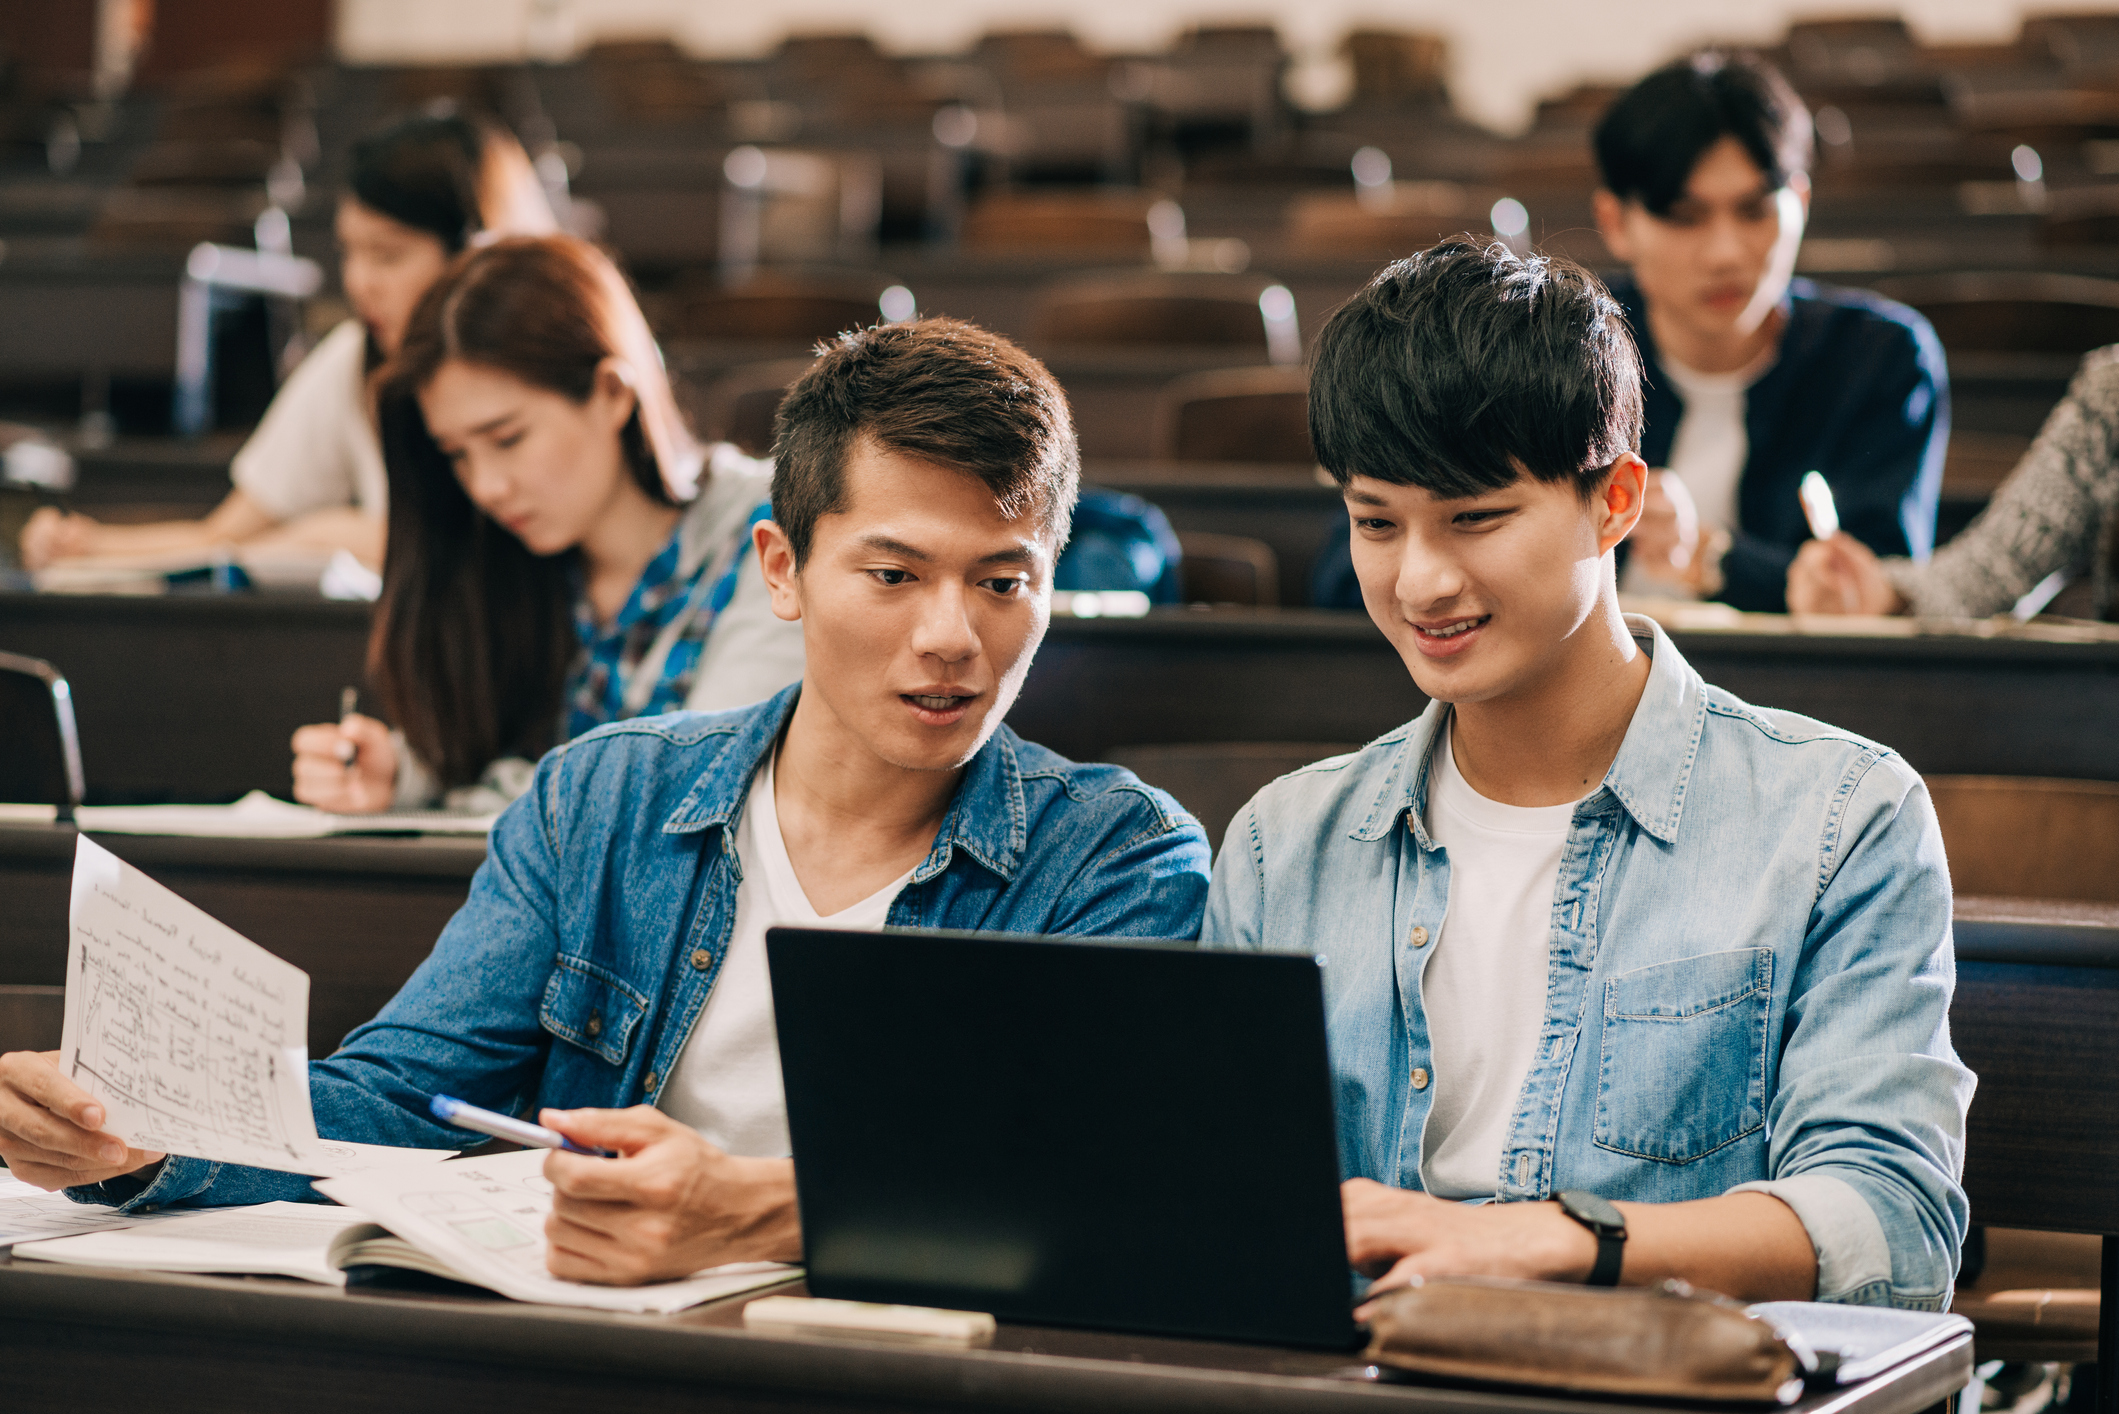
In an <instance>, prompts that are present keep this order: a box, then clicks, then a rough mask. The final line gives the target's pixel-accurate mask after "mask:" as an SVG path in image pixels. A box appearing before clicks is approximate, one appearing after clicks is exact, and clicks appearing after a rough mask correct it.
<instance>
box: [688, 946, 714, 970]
mask: <svg viewBox="0 0 2119 1414" xmlns="http://www.w3.org/2000/svg"><path fill="white" fill-rule="evenodd" d="M713 961H714V955H713V953H712V952H711V951H709V950H708V949H706V948H693V949H692V966H693V968H695V969H696V970H698V971H700V972H704V971H706V969H707V968H708V967H710V966H712V965H713Z"/></svg>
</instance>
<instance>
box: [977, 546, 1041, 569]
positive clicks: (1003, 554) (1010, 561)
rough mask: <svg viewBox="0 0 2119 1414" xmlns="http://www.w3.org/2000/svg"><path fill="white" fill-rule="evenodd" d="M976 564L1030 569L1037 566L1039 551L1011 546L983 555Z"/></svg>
mask: <svg viewBox="0 0 2119 1414" xmlns="http://www.w3.org/2000/svg"><path fill="white" fill-rule="evenodd" d="M974 563H976V564H981V565H1022V566H1024V567H1026V568H1030V567H1035V566H1036V564H1037V551H1035V550H1033V549H1031V548H1030V547H1029V546H1028V545H1011V546H1009V547H1008V548H1007V549H1005V550H996V551H994V552H993V553H992V554H990V555H981V556H979V557H978V559H977V560H976V561H974Z"/></svg>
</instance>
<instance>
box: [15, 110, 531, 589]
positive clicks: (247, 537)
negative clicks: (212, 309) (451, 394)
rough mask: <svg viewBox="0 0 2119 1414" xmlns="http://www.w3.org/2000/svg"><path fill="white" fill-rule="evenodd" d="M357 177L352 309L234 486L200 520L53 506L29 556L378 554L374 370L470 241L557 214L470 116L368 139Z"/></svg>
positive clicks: (240, 456)
mask: <svg viewBox="0 0 2119 1414" xmlns="http://www.w3.org/2000/svg"><path fill="white" fill-rule="evenodd" d="M347 186H348V192H347V194H346V195H345V196H344V197H343V198H341V199H340V201H339V206H338V214H337V220H336V225H337V231H338V245H339V252H340V257H339V258H340V266H339V273H340V279H341V282H342V283H343V285H344V286H345V291H346V299H347V302H348V303H350V304H351V305H352V306H353V317H352V318H350V319H348V320H346V321H344V322H343V323H341V324H340V325H339V326H338V327H337V328H335V329H333V330H332V331H331V332H330V333H329V334H327V335H325V336H324V339H323V341H322V342H321V343H319V344H318V345H317V346H316V348H315V349H313V350H312V351H311V352H310V354H309V356H308V357H307V358H305V359H303V360H302V362H301V364H300V366H299V367H297V368H296V369H295V370H294V372H293V373H292V374H290V375H288V378H287V381H286V383H285V385H284V386H282V387H281V389H280V391H279V393H278V395H277V396H276V397H274V398H273V400H272V406H271V407H269V408H267V409H266V411H265V416H264V419H263V420H262V421H261V422H259V423H258V427H257V431H256V432H255V433H253V434H252V435H251V437H250V440H249V441H247V442H245V443H244V444H243V447H242V450H241V451H239V452H237V453H236V455H235V460H234V462H233V464H232V465H231V466H230V467H229V475H230V479H231V480H233V481H234V482H235V489H234V490H232V491H230V492H229V493H228V496H227V498H226V499H225V500H223V501H222V502H221V504H220V505H219V506H217V507H215V508H214V510H213V513H212V514H210V515H208V516H207V517H206V518H205V519H204V520H187V521H165V522H162V523H160V524H155V525H104V524H101V523H100V522H98V521H95V520H93V519H91V518H90V517H88V516H84V515H68V514H63V513H61V512H60V511H58V510H55V509H52V508H48V507H47V508H46V509H43V510H40V511H38V512H37V513H36V514H35V515H34V516H32V517H31V518H30V521H29V523H28V524H27V525H26V526H24V527H23V530H22V561H23V564H24V565H25V566H27V567H28V568H30V569H39V568H42V567H43V566H45V565H48V564H50V563H52V562H53V561H54V560H61V559H69V558H73V557H76V556H83V555H114V554H154V553H160V552H164V551H184V550H194V549H196V550H206V549H212V548H213V547H215V546H219V545H238V544H247V545H253V546H262V545H265V544H273V545H279V546H284V547H288V548H295V549H309V550H322V551H330V550H336V549H345V550H350V551H352V552H353V553H354V554H355V555H357V556H359V557H360V558H361V559H363V560H365V561H367V562H368V563H369V564H370V565H379V564H381V563H382V559H383V526H384V518H385V515H386V500H387V494H388V493H387V490H386V485H385V478H384V475H383V458H382V450H381V448H380V446H379V445H378V444H377V440H376V432H375V417H374V412H373V410H372V408H371V407H370V404H369V398H368V391H367V379H368V375H369V373H370V372H371V371H373V370H374V368H375V367H376V366H377V365H378V364H380V363H381V362H382V361H383V360H384V359H386V358H389V357H390V356H391V355H393V354H395V353H396V352H397V347H398V343H399V341H400V340H402V339H403V337H404V332H405V321H406V320H408V319H410V318H411V316H412V310H413V307H414V306H415V305H417V304H418V303H419V300H420V296H422V295H424V294H425V293H426V292H427V287H428V286H429V285H431V284H433V283H434V281H435V279H436V278H437V277H439V276H440V274H441V272H442V269H443V267H444V266H446V265H447V264H448V262H449V260H450V258H451V257H452V256H454V255H455V254H456V253H457V252H458V251H461V250H462V249H464V247H465V246H466V245H468V244H470V243H471V241H472V239H473V238H474V237H477V236H480V235H485V234H493V235H539V234H543V233H546V232H549V231H552V230H554V229H556V226H555V223H554V222H553V219H552V209H551V207H550V205H549V204H547V202H546V201H545V196H544V189H543V188H542V187H541V186H540V185H539V184H538V181H537V177H536V173H535V172H534V171H533V170H532V168H531V166H530V162H529V158H528V157H527V156H525V155H524V153H523V150H522V147H521V145H520V144H519V143H517V142H516V141H515V139H514V138H513V137H511V136H509V135H508V134H507V133H505V132H503V131H501V130H500V129H498V128H495V127H492V126H489V125H482V124H479V123H474V122H472V121H471V120H469V119H467V118H462V117H453V116H447V117H436V116H421V117H415V118H408V119H405V120H403V121H401V122H398V123H395V124H393V125H391V126H390V127H388V128H385V129H383V130H382V131H380V132H378V133H375V134H373V135H372V136H370V137H368V138H366V139H364V140H362V141H361V142H360V143H358V144H356V145H355V147H354V149H353V156H352V170H351V172H350V174H349V179H348V183H347Z"/></svg>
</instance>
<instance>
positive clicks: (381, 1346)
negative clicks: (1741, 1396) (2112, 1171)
mask: <svg viewBox="0 0 2119 1414" xmlns="http://www.w3.org/2000/svg"><path fill="white" fill-rule="evenodd" d="M800 1289H801V1288H800V1287H799V1285H795V1286H788V1287H782V1288H779V1291H780V1292H782V1293H787V1292H799V1291H800ZM751 1299H753V1298H752V1297H751V1296H743V1297H734V1298H731V1299H729V1300H727V1301H722V1302H717V1303H714V1304H712V1305H709V1306H702V1307H698V1308H695V1309H693V1310H691V1311H684V1312H679V1313H677V1314H675V1315H671V1316H624V1315H611V1314H605V1313H601V1312H593V1311H579V1310H568V1309H563V1308H559V1307H542V1306H528V1305H520V1304H516V1303H513V1302H508V1301H503V1300H500V1299H498V1298H492V1299H482V1298H478V1297H471V1296H463V1297H458V1296H439V1295H426V1294H412V1293H392V1294H384V1293H381V1292H377V1291H373V1290H359V1289H356V1290H355V1291H353V1292H351V1293H347V1292H340V1291H336V1290H333V1289H330V1288H326V1287H319V1286H311V1285H307V1284H305V1283H301V1282H289V1281H280V1280H275V1279H271V1278H263V1279H257V1280H248V1281H246V1280H242V1279H238V1278H229V1277H203V1276H175V1275H157V1274H152V1273H130V1272H99V1271H93V1270H88V1269H73V1270H67V1269H64V1268H55V1267H51V1266H48V1265H45V1264H43V1263H36V1262H14V1261H12V1260H10V1259H6V1258H0V1368H5V1369H6V1370H7V1372H8V1375H7V1385H8V1394H9V1397H10V1400H11V1401H13V1402H15V1403H16V1404H18V1405H19V1407H22V1408H39V1409H47V1408H49V1409H57V1408H94V1407H98V1406H102V1407H117V1406H119V1405H120V1404H124V1403H136V1402H138V1401H139V1399H140V1397H141V1395H142V1394H143V1392H151V1397H152V1401H153V1403H154V1404H155V1406H156V1407H157V1408H159V1409H166V1410H169V1411H171V1414H186V1411H193V1410H196V1411H202V1414H204V1412H205V1411H211V1414H237V1412H238V1411H247V1410H273V1411H277V1410H281V1409H288V1408H301V1409H304V1410H314V1411H317V1414H336V1411H356V1410H357V1411H363V1412H364V1414H365V1412H366V1411H381V1410H393V1409H438V1408H448V1409H462V1410H509V1411H520V1414H534V1411H541V1410H553V1411H565V1414H573V1411H575V1410H578V1409H582V1408H622V1409H625V1410H627V1411H629V1414H653V1411H661V1410H671V1411H676V1410H686V1411H692V1410H699V1409H726V1410H768V1409H770V1410H817V1411H827V1410H829V1411H847V1410H855V1409H874V1410H898V1411H908V1412H909V1411H912V1410H933V1409H961V1410H988V1411H999V1410H1025V1411H1029V1410H1036V1411H1043V1414H1061V1412H1062V1411H1073V1410H1078V1411H1083V1412H1084V1414H1131V1411H1141V1414H1148V1411H1156V1414H1174V1412H1176V1411H1207V1410H1221V1409H1231V1408H1242V1409H1246V1410H1254V1411H1258V1414H1281V1412H1282V1411H1285V1414H1298V1411H1327V1410H1339V1409H1345V1410H1379V1409H1390V1410H1404V1411H1408V1414H1413V1412H1414V1411H1417V1414H1518V1411H1520V1412H1521V1414H1573V1411H1585V1414H1586V1411H1592V1410H1605V1411H1609V1410H1612V1409H1617V1408H1626V1407H1628V1406H1627V1405H1625V1404H1620V1403H1616V1402H1613V1401H1606V1400H1596V1401H1592V1400H1580V1399H1568V1398H1564V1397H1560V1396H1550V1395H1540V1394H1533V1393H1525V1392H1513V1391H1503V1390H1475V1389H1465V1388H1449V1387H1444V1386H1438V1385H1429V1386H1421V1385H1412V1384H1395V1383H1394V1384H1382V1383H1378V1382H1376V1381H1375V1380H1373V1379H1370V1378H1365V1377H1364V1372H1365V1371H1366V1369H1367V1367H1366V1366H1364V1365H1363V1364H1361V1362H1360V1359H1359V1356H1358V1355H1353V1354H1349V1355H1334V1354H1330V1353H1315V1352H1302V1351H1291V1350H1280V1349H1275V1348H1272V1347H1267V1346H1244V1345H1225V1344H1219V1343H1214V1342H1207V1341H1193V1340H1172V1339H1163V1338H1157V1337H1152V1336H1129V1335H1118V1334H1111V1333H1105V1332H1099V1331H1069V1330H1054V1329H1046V1328H1041V1327H1031V1326H1003V1327H1001V1329H1000V1332H999V1334H998V1336H997V1338H996V1339H995V1341H994V1344H993V1346H992V1347H991V1348H989V1349H982V1350H965V1349H947V1348H939V1347H933V1348H923V1347H917V1346H906V1345H890V1344H886V1343H882V1342H863V1341H855V1340H848V1339H827V1338H822V1337H810V1336H781V1335H754V1334H751V1333H750V1332H747V1331H745V1330H744V1329H743V1326H742V1308H743V1306H744V1305H745V1304H747V1302H748V1301H749V1300H751ZM1971 1369H1972V1364H1971V1338H1970V1337H1969V1336H1963V1337H1959V1338H1958V1339H1956V1340H1952V1341H1949V1342H1947V1343H1945V1344H1943V1345H1941V1346H1938V1347H1937V1348H1935V1349H1933V1350H1931V1351H1928V1352H1927V1353H1926V1354H1924V1355H1921V1356H1919V1357H1918V1358H1916V1359H1914V1360H1911V1361H1908V1362H1907V1363H1905V1364H1904V1365H1901V1366H1899V1367H1898V1368H1896V1369H1894V1370H1890V1371H1887V1372H1886V1373H1884V1374H1882V1375H1879V1376H1878V1377H1877V1378H1875V1379H1873V1380H1870V1381H1869V1382H1867V1383H1866V1384H1862V1385H1858V1386H1855V1387H1854V1388H1851V1389H1846V1390H1836V1391H1831V1392H1827V1393H1823V1394H1817V1395H1812V1396H1809V1397H1807V1398H1805V1399H1804V1400H1803V1401H1802V1402H1800V1403H1798V1404H1796V1405H1793V1406H1790V1408H1791V1410H1792V1411H1793V1412H1794V1414H1916V1411H1920V1410H1925V1409H1927V1408H1929V1407H1930V1406H1932V1405H1934V1404H1936V1403H1937V1402H1938V1401H1941V1400H1943V1399H1946V1398H1947V1397H1948V1396H1950V1395H1951V1394H1953V1393H1954V1392H1956V1391H1957V1390H1959V1389H1961V1388H1963V1386H1964V1385H1965V1383H1966V1381H1967V1380H1969V1379H1970V1377H1971ZM1655 1407H1656V1408H1658V1409H1666V1410H1676V1409H1686V1408H1698V1409H1700V1410H1701V1411H1702V1414H1706V1411H1707V1410H1708V1409H1710V1408H1711V1406H1687V1405H1683V1404H1678V1403H1659V1404H1657V1405H1656V1406H1655Z"/></svg>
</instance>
